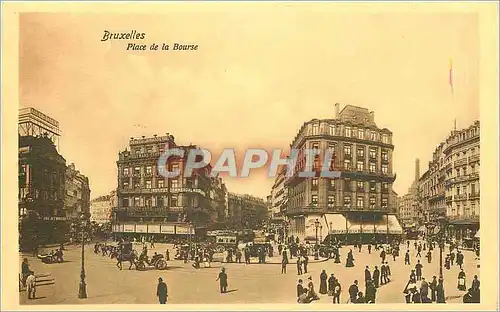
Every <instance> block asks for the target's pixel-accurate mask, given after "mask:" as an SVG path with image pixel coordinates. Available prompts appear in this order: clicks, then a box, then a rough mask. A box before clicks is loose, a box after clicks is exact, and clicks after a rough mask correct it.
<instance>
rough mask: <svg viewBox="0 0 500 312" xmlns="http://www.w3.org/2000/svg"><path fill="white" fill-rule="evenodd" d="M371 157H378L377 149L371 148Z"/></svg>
mask: <svg viewBox="0 0 500 312" xmlns="http://www.w3.org/2000/svg"><path fill="white" fill-rule="evenodd" d="M370 159H377V150H376V149H374V148H370Z"/></svg>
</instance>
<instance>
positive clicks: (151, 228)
mask: <svg viewBox="0 0 500 312" xmlns="http://www.w3.org/2000/svg"><path fill="white" fill-rule="evenodd" d="M148 233H160V226H159V225H153V224H149V225H148Z"/></svg>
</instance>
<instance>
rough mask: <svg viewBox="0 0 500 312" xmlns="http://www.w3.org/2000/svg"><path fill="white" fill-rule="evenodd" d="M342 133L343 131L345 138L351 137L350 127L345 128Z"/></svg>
mask: <svg viewBox="0 0 500 312" xmlns="http://www.w3.org/2000/svg"><path fill="white" fill-rule="evenodd" d="M344 131H345V136H347V137H350V136H351V128H350V127H345V128H344Z"/></svg>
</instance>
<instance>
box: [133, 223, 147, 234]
mask: <svg viewBox="0 0 500 312" xmlns="http://www.w3.org/2000/svg"><path fill="white" fill-rule="evenodd" d="M135 232H136V233H147V232H148V226H147V224H136V226H135Z"/></svg>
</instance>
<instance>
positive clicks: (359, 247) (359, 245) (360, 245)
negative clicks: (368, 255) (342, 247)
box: [358, 242, 363, 252]
mask: <svg viewBox="0 0 500 312" xmlns="http://www.w3.org/2000/svg"><path fill="white" fill-rule="evenodd" d="M362 246H363V245H362V244H361V242H359V244H358V249H359V252H361V247H362Z"/></svg>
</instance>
